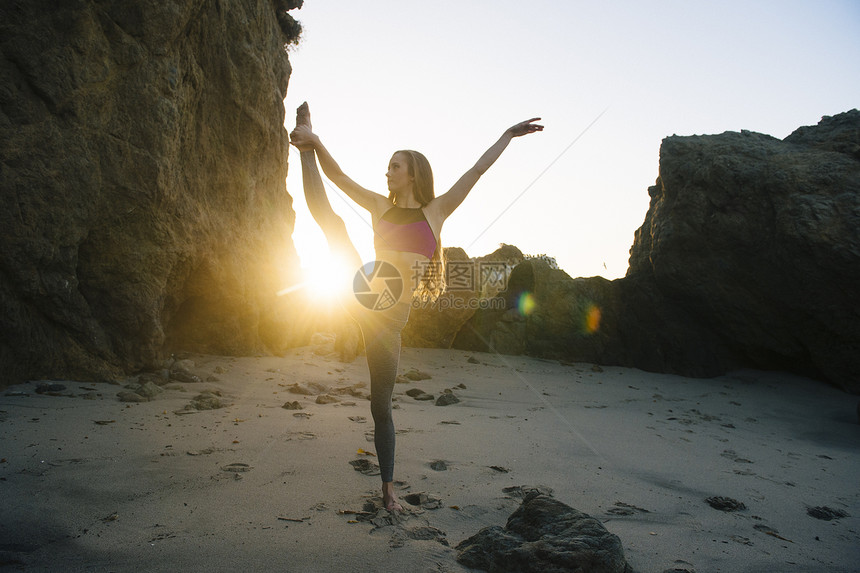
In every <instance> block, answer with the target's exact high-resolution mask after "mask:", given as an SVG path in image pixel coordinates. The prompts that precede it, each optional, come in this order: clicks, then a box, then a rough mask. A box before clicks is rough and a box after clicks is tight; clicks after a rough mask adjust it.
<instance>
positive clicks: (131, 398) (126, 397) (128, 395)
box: [116, 390, 149, 402]
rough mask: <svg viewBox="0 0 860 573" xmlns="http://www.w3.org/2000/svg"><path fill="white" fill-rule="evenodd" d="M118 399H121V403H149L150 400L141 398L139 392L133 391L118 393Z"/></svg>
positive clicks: (144, 397)
mask: <svg viewBox="0 0 860 573" xmlns="http://www.w3.org/2000/svg"><path fill="white" fill-rule="evenodd" d="M116 397H117V398H119V401H120V402H149V398H147V397H146V396H141V395H140V394H138V393H137V392H132V391H131V390H122V391H121V392H117V394H116Z"/></svg>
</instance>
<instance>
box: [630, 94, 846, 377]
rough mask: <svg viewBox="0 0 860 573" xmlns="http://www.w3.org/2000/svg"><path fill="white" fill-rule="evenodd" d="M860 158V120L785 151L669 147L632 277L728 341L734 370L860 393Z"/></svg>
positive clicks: (748, 137)
mask: <svg viewBox="0 0 860 573" xmlns="http://www.w3.org/2000/svg"><path fill="white" fill-rule="evenodd" d="M858 148H860V112H858V111H857V110H854V111H851V112H848V113H845V114H841V115H840V116H837V117H834V118H825V119H824V120H823V121H822V122H821V123H820V124H819V125H818V126H816V127H807V128H802V129H801V130H798V131H796V132H795V133H794V134H792V135H790V136H789V137H787V138H786V139H785V141H779V140H777V139H774V138H772V137H768V136H765V135H760V134H756V133H749V132H742V133H724V134H722V135H714V136H706V137H671V138H668V139H666V140H665V141H664V142H663V146H662V149H661V155H660V177H659V179H658V181H657V185H655V187H652V188H651V189H650V190H649V192H650V193H651V206H650V208H649V211H648V215H647V216H646V219H645V223H644V224H643V225H642V227H641V228H640V229H639V230H638V231H637V232H636V237H635V241H634V244H633V247H632V249H631V256H630V269H629V270H628V273H627V277H628V278H630V279H632V280H634V281H639V282H650V283H652V284H653V285H654V287H655V288H656V290H657V292H658V293H659V295H660V296H661V298H662V300H663V301H666V302H672V303H674V304H676V305H677V306H678V307H680V308H682V309H684V310H685V311H686V312H688V313H689V314H690V315H691V318H692V321H694V322H695V323H696V324H697V325H701V326H700V328H705V329H707V330H709V331H710V332H712V333H714V335H715V336H716V337H718V338H719V339H721V340H722V341H723V343H724V345H725V347H726V349H727V351H728V352H725V353H723V354H724V356H725V358H724V361H725V363H726V365H730V364H731V363H732V362H741V363H743V364H744V365H750V366H756V367H763V368H774V369H788V370H792V371H795V372H799V373H802V374H809V375H813V376H820V377H824V378H826V379H828V380H831V381H833V382H835V383H837V384H840V385H842V386H843V387H845V388H848V389H852V390H853V391H855V392H856V391H860V386H858V383H860V382H858V381H860V299H858V297H857V295H856V285H858V284H860V157H858V156H857V150H858ZM689 342H691V343H692V342H693V340H690V341H689Z"/></svg>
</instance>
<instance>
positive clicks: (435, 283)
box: [388, 149, 445, 300]
mask: <svg viewBox="0 0 860 573" xmlns="http://www.w3.org/2000/svg"><path fill="white" fill-rule="evenodd" d="M398 153H399V154H401V155H402V156H403V157H404V158H405V161H406V167H407V169H408V171H409V175H410V177H412V179H413V180H414V182H413V190H414V193H415V199H416V200H417V201H418V202H419V203H421V206H422V207H425V206H426V205H427V204H428V203H429V202H430V201H432V200H433V199H435V198H436V192H435V190H434V188H433V170H432V169H431V168H430V162H429V161H427V158H426V157H424V155H423V154H421V153H419V152H417V151H412V150H411V149H403V150H400V151H395V152H394V155H397V154H398ZM388 199H389V200H390V201H391V202H392V203H396V197H395V196H394V192H393V191H392V192H389V193H388ZM444 290H445V259H444V257H443V256H442V238H441V237H440V238H439V240H438V241H437V242H436V250H435V251H434V252H433V256H432V257H431V258H430V262H429V264H428V265H427V270H426V271H425V272H424V276H422V277H421V282H420V284H419V285H418V289H417V290H416V291H415V296H417V297H418V298H420V299H421V300H427V299H430V300H436V299H437V298H438V297H439V295H441V294H442V292H443V291H444Z"/></svg>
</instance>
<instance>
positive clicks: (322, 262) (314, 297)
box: [278, 222, 357, 307]
mask: <svg viewBox="0 0 860 573" xmlns="http://www.w3.org/2000/svg"><path fill="white" fill-rule="evenodd" d="M300 227H302V225H300V224H299V223H298V222H297V224H296V229H295V232H294V234H293V238H294V241H295V243H294V244H295V247H296V251H297V252H298V254H299V258H300V260H301V274H300V277H301V278H300V281H299V282H298V283H296V284H293V285H290V286H288V287H286V288H284V289H282V290H281V291H279V292H278V295H280V296H284V295H289V294H292V293H299V292H300V293H301V294H302V295H303V297H304V298H305V299H306V300H307V301H308V302H310V303H311V304H313V305H314V306H323V307H327V306H330V305H333V304H337V302H338V299H339V298H340V297H343V296H344V295H345V294H349V293H351V285H352V279H353V276H354V275H355V272H356V270H357V269H353V268H350V267H349V265H347V264H346V263H345V262H344V261H342V260H340V259H339V258H338V257H336V256H334V255H332V254H331V253H330V252H329V248H328V244H327V243H326V241H325V237H324V236H323V235H322V233H321V232H320V231H319V230H318V229H315V228H313V227H311V228H300Z"/></svg>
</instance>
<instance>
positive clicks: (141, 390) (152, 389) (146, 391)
mask: <svg viewBox="0 0 860 573" xmlns="http://www.w3.org/2000/svg"><path fill="white" fill-rule="evenodd" d="M133 391H134V392H137V393H138V394H140V395H141V396H143V397H145V398H155V397H156V396H158V395H159V394H161V393H162V392H164V389H163V388H162V387H161V386H158V385H157V384H154V383H152V382H150V381H147V382H145V383H143V384H139V385H138V386H137V387H136V388H134V389H133Z"/></svg>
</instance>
